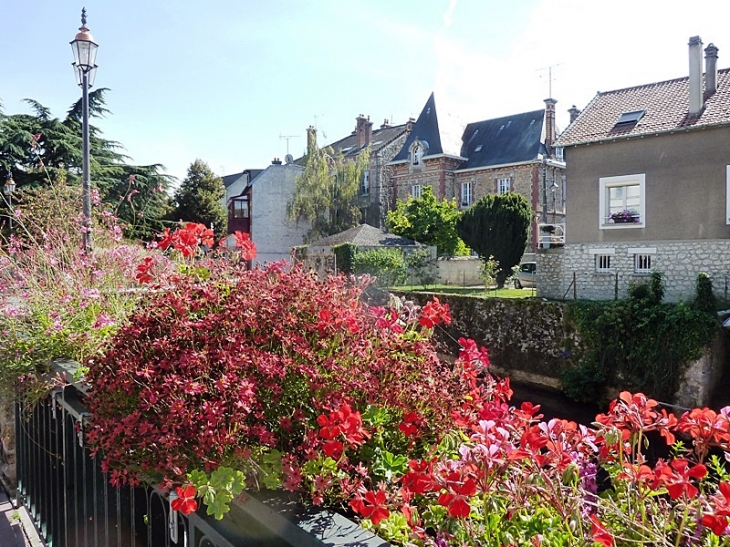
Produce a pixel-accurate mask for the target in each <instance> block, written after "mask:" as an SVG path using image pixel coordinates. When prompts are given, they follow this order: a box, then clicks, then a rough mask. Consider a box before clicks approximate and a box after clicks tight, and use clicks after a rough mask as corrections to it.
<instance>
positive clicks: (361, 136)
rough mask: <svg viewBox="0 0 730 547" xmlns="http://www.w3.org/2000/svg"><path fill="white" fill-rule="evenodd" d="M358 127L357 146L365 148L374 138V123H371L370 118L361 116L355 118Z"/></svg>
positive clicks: (356, 132)
mask: <svg viewBox="0 0 730 547" xmlns="http://www.w3.org/2000/svg"><path fill="white" fill-rule="evenodd" d="M355 120H356V122H357V125H355V135H356V137H357V146H358V147H363V146H367V145H368V144H370V141H371V140H372V137H373V122H371V121H370V116H368V117H367V118H366V117H365V116H363V115H362V114H360V115H359V116H358V117H357V118H355Z"/></svg>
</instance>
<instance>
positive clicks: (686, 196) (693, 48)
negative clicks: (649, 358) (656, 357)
mask: <svg viewBox="0 0 730 547" xmlns="http://www.w3.org/2000/svg"><path fill="white" fill-rule="evenodd" d="M717 51H718V50H717V48H716V47H715V46H714V45H713V44H710V45H708V46H707V48H705V50H704V52H705V62H706V71H704V74H703V58H702V42H701V40H700V39H699V37H693V38H691V39H690V42H689V57H690V63H689V76H688V77H683V78H677V79H674V80H668V81H664V82H654V83H649V84H645V85H640V86H636V87H631V88H628V89H619V90H615V91H608V92H603V93H601V92H599V93H598V94H597V95H596V96H595V98H594V99H593V100H592V101H591V102H590V103H589V104H588V106H587V107H586V108H585V109H584V110H583V112H581V113H580V114H579V115H578V116H577V118H576V119H575V120H574V121H573V122H572V123H571V124H570V126H569V127H568V128H567V129H566V130H565V132H563V134H562V135H560V137H559V138H558V140H557V141H556V143H555V144H556V146H560V147H563V148H564V154H565V160H566V164H567V172H566V176H567V219H568V222H567V225H566V238H565V247H564V248H562V249H549V250H546V251H542V252H540V254H539V256H538V276H539V277H538V295H539V296H546V297H553V298H562V297H563V295H565V294H566V293H568V294H570V295H573V294H575V295H576V296H577V297H578V298H587V299H612V298H614V295H615V294H617V295H618V297H625V296H626V295H627V291H628V288H629V287H630V285H631V284H632V283H635V282H639V281H641V280H642V278H644V277H645V276H647V275H649V274H650V273H651V272H652V271H654V270H657V271H660V272H662V273H663V274H664V276H665V283H666V299H667V300H670V301H680V300H689V299H691V298H693V296H694V291H695V280H696V277H697V274H698V273H699V272H706V273H708V274H709V275H710V276H711V277H712V279H713V284H714V287H715V290H716V293H718V296H724V294H723V291H724V290H725V289H724V285H725V283H726V280H727V279H728V276H729V275H730V69H725V70H719V71H718V70H717Z"/></svg>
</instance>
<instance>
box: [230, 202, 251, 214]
mask: <svg viewBox="0 0 730 547" xmlns="http://www.w3.org/2000/svg"><path fill="white" fill-rule="evenodd" d="M233 218H248V200H247V199H236V200H233Z"/></svg>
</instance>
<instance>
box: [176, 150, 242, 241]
mask: <svg viewBox="0 0 730 547" xmlns="http://www.w3.org/2000/svg"><path fill="white" fill-rule="evenodd" d="M225 195H226V190H225V188H224V187H223V180H222V179H221V178H220V177H219V176H216V174H215V173H213V171H211V169H210V167H208V164H207V163H205V162H204V161H202V160H199V159H197V160H195V161H194V162H193V163H192V164H191V165H190V167H189V168H188V174H187V176H186V177H185V180H184V181H183V182H182V184H181V185H180V188H178V189H177V191H176V192H175V200H174V201H175V209H174V211H173V212H172V215H171V220H173V221H176V220H181V221H183V222H197V223H199V224H204V225H205V226H207V227H210V226H211V225H213V231H214V232H215V235H216V237H223V236H224V235H225V234H226V232H227V231H228V216H227V214H226V210H225V209H224V208H223V205H222V200H223V197H224V196H225Z"/></svg>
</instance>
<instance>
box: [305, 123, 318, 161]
mask: <svg viewBox="0 0 730 547" xmlns="http://www.w3.org/2000/svg"><path fill="white" fill-rule="evenodd" d="M316 149H317V130H316V129H315V128H314V126H313V125H310V126H309V127H307V154H309V153H311V152H312V151H313V150H316Z"/></svg>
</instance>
